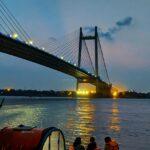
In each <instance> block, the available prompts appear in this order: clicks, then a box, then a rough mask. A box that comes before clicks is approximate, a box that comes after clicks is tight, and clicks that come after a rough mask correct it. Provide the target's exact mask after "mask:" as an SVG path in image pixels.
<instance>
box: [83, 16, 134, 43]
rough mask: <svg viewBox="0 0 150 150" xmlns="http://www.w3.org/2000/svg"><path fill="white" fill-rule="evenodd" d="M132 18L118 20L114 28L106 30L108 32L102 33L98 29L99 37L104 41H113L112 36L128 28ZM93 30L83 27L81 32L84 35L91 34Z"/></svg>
mask: <svg viewBox="0 0 150 150" xmlns="http://www.w3.org/2000/svg"><path fill="white" fill-rule="evenodd" d="M132 20H133V18H132V17H126V18H124V19H122V20H119V21H117V22H116V23H115V26H114V27H111V28H109V29H108V31H106V32H103V31H102V29H100V28H98V32H99V35H100V37H102V38H105V39H106V40H109V41H111V40H113V39H114V38H113V34H116V33H117V32H119V31H120V30H122V29H123V28H124V27H128V26H130V25H131V24H132ZM94 30H95V28H94V27H83V31H84V32H85V33H91V32H94Z"/></svg>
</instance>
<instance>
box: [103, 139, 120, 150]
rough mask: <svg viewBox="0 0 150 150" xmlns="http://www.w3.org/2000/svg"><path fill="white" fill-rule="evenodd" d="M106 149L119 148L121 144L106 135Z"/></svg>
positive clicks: (116, 149) (117, 149)
mask: <svg viewBox="0 0 150 150" xmlns="http://www.w3.org/2000/svg"><path fill="white" fill-rule="evenodd" d="M104 150H119V145H118V143H117V142H116V141H115V140H112V139H111V138H110V137H105V146H104Z"/></svg>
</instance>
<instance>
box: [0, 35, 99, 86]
mask: <svg viewBox="0 0 150 150" xmlns="http://www.w3.org/2000/svg"><path fill="white" fill-rule="evenodd" d="M0 52H3V53H6V54H9V55H13V56H16V57H19V58H23V59H25V60H28V61H32V62H34V63H38V64H40V65H43V66H46V67H49V68H52V69H55V70H57V71H61V72H63V73H65V74H68V75H71V76H73V77H75V78H77V79H79V80H80V82H88V83H92V84H95V82H96V80H97V81H98V80H99V82H101V80H100V79H97V78H96V77H95V76H93V75H91V74H90V73H88V72H86V71H85V70H83V69H81V68H78V67H77V66H74V65H73V64H70V63H68V62H66V61H65V60H62V59H60V58H58V57H56V56H54V55H51V54H50V53H47V52H45V51H43V50H41V49H39V48H37V47H34V46H32V45H27V44H25V43H23V42H21V41H19V40H15V39H12V38H10V37H7V36H5V35H3V34H0Z"/></svg>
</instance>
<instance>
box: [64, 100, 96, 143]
mask: <svg viewBox="0 0 150 150" xmlns="http://www.w3.org/2000/svg"><path fill="white" fill-rule="evenodd" d="M94 114H95V106H94V105H93V104H92V103H91V100H90V99H81V100H78V101H77V104H76V107H75V114H74V115H75V117H73V116H72V115H69V116H70V117H69V118H68V122H67V125H66V127H67V128H68V129H72V130H73V137H71V138H70V139H69V141H68V144H71V143H72V141H73V140H74V139H75V137H77V136H80V137H81V138H82V142H83V143H84V144H87V143H88V142H89V137H90V136H92V132H93V131H94V130H95V127H94V121H95V115H94Z"/></svg>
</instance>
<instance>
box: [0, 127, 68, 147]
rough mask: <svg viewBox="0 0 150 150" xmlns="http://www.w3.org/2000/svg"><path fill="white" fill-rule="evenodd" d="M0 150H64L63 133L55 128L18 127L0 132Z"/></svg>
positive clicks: (6, 128) (7, 128)
mask: <svg viewBox="0 0 150 150" xmlns="http://www.w3.org/2000/svg"><path fill="white" fill-rule="evenodd" d="M0 150H66V146H65V138H64V135H63V132H62V131H61V130H60V129H58V128H56V127H49V128H37V127H32V126H25V125H19V126H17V127H15V128H10V127H5V128H3V129H1V130H0Z"/></svg>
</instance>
